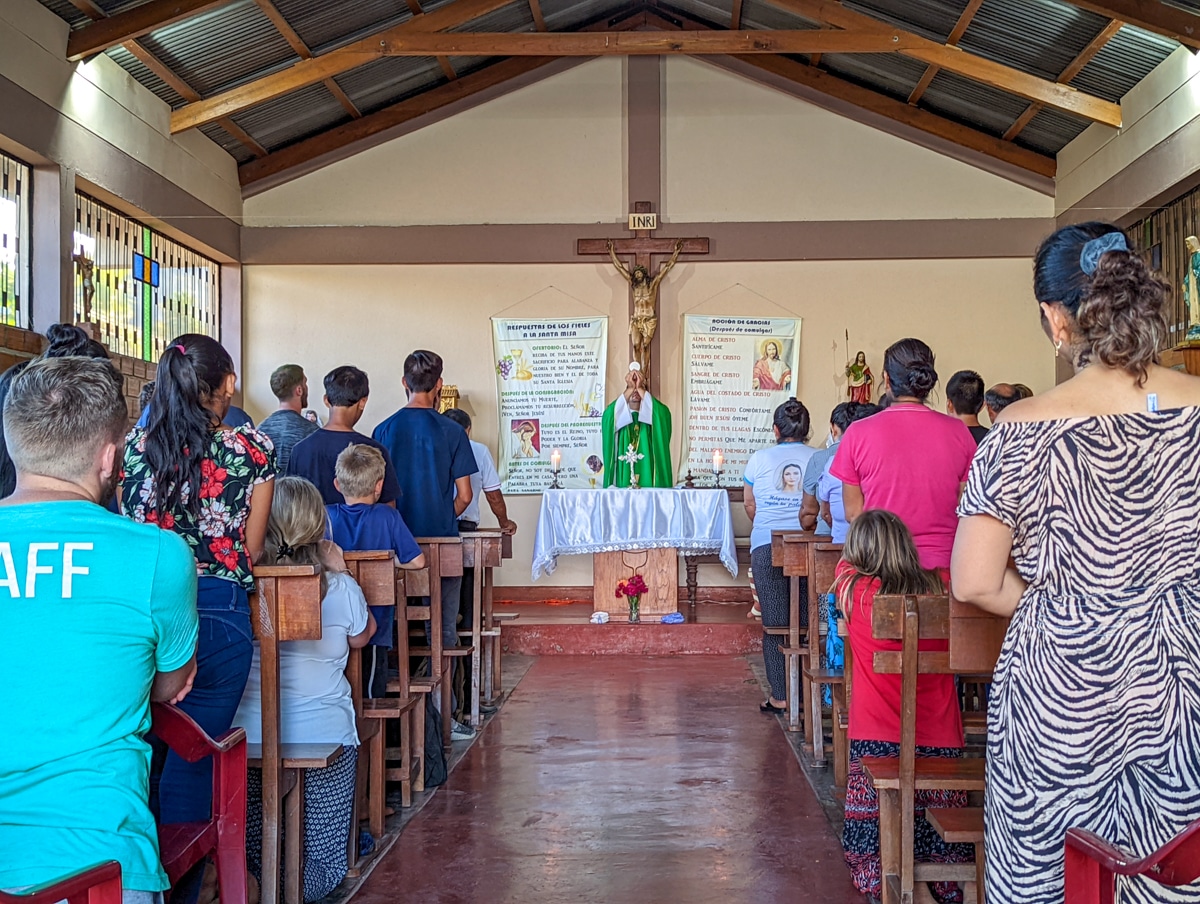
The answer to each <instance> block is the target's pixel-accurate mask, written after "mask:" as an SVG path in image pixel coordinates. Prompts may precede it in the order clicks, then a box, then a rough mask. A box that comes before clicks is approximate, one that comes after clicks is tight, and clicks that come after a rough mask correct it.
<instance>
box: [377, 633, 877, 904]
mask: <svg viewBox="0 0 1200 904" xmlns="http://www.w3.org/2000/svg"><path fill="white" fill-rule="evenodd" d="M760 700H761V692H760V690H759V686H758V682H757V681H756V680H755V679H754V677H753V675H752V673H751V670H750V667H749V665H748V664H747V661H746V659H745V658H742V657H733V656H679V657H647V656H640V657H632V656H604V657H576V656H553V657H549V656H548V657H542V658H540V659H538V660H536V661H535V662H534V664H533V666H532V668H530V670H529V672H528V674H527V675H526V676H525V677H524V679H523V680H522V681H521V682H520V684H519V685H518V686H517V687H516V689H515V690H514V691H513V694H512V696H511V697H510V698H509V699H508V700H507V702H506V703H505V705H504V707H503V709H502V710H501V711H500V713H499V714H498V716H496V717H495V718H494V719H492V720H490V722H489V723H488V725H487V727H486V728H485V730H484V732H483V734H482V736H481V737H480V738H479V739H478V740H477V741H476V742H475V743H474V744H473V745H472V746H471V747H470V749H469V750H468V751H467V753H466V755H465V756H464V757H463V759H462V761H461V762H460V763H459V764H458V765H457V767H456V768H455V769H454V770H453V772H452V773H451V775H450V779H449V781H448V782H447V783H446V785H444V786H443V787H442V788H441V789H439V790H438V792H437V793H436V794H434V795H433V797H432V799H430V800H429V801H428V803H427V804H426V805H425V807H424V808H423V809H422V810H421V811H420V813H418V814H417V815H416V816H415V817H414V818H413V819H412V820H411V822H409V823H408V825H407V826H406V827H405V828H404V831H403V833H402V834H401V836H400V837H399V839H398V840H397V841H396V843H395V844H394V846H393V847H392V848H391V850H389V851H388V852H387V853H386V854H384V855H383V857H382V859H381V861H380V862H379V863H377V864H375V867H374V870H373V872H372V873H371V875H370V877H369V878H368V879H367V880H366V882H365V884H364V885H363V887H362V888H361V889H360V890H359V891H358V893H357V894H356V895H355V896H354V900H355V902H356V904H392V902H394V901H397V900H411V901H447V902H458V901H463V902H467V901H487V902H492V901H495V902H508V901H512V902H531V904H536V902H554V904H559V902H564V901H584V902H609V901H611V902H620V904H626V902H631V901H641V902H663V904H666V902H693V904H707V902H713V904H716V902H735V904H741V902H746V904H770V902H776V901H778V902H785V901H786V902H789V904H792V902H810V901H811V902H814V904H816V902H821V904H842V902H847V904H849V902H855V904H859V902H861V901H862V899H861V898H860V897H859V896H858V895H857V894H856V893H855V891H854V888H853V886H852V885H851V883H850V879H849V875H848V873H847V871H846V868H845V866H844V865H843V862H842V856H841V847H840V845H839V843H838V839H837V837H836V836H835V834H834V830H833V829H832V828H831V826H830V823H829V821H828V820H827V819H826V816H825V814H824V812H822V808H821V806H820V804H819V803H818V802H817V800H816V798H815V797H814V795H813V793H812V790H811V788H810V786H809V783H808V781H807V780H806V778H805V777H804V775H803V774H802V773H801V770H800V767H799V765H798V764H797V762H796V758H795V756H794V755H793V753H792V751H791V750H790V749H789V746H788V742H787V740H786V739H785V738H784V736H783V735H784V733H783V732H781V731H780V728H779V725H778V723H777V721H776V719H775V718H773V717H767V716H763V715H762V714H760V713H759V712H758V703H759V701H760Z"/></svg>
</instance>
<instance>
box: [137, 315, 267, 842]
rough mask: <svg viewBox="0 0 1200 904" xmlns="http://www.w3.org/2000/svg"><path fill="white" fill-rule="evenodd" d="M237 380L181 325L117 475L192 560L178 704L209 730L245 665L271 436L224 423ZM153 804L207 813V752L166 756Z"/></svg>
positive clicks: (223, 725)
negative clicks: (193, 619)
mask: <svg viewBox="0 0 1200 904" xmlns="http://www.w3.org/2000/svg"><path fill="white" fill-rule="evenodd" d="M236 381H237V377H236V376H235V374H234V370H233V359H232V358H230V357H229V353H228V352H227V351H225V349H224V348H222V347H221V344H220V343H219V342H217V341H216V340H214V339H210V338H208V337H207V336H201V335H196V334H190V333H189V334H187V335H184V336H180V337H179V338H178V339H176V340H175V341H174V342H172V343H171V344H170V346H168V347H167V350H166V351H165V352H163V355H162V357H161V358H160V359H159V362H158V372H157V374H156V376H155V382H156V389H155V393H154V398H153V399H152V400H151V402H150V408H149V411H148V418H147V421H146V426H145V427H144V428H143V427H135V428H134V429H133V430H132V432H130V434H129V437H128V438H127V439H126V442H125V465H124V468H125V473H124V477H123V478H122V481H121V510H122V512H123V513H124V514H125V515H127V516H128V517H130V518H132V519H133V520H135V521H142V522H147V523H150V524H157V525H158V526H159V527H161V528H163V529H164V530H170V531H174V532H175V533H177V534H179V535H180V536H181V537H183V539H184V540H186V541H187V543H188V545H189V546H191V548H192V553H193V554H194V555H195V557H196V572H197V574H198V576H199V582H198V583H199V592H198V594H197V597H198V598H197V602H196V606H197V608H198V609H199V612H200V639H199V642H198V644H197V650H196V667H197V670H196V679H195V683H194V684H193V686H192V692H191V693H190V694H188V696H187V697H186V698H185V699H184V701H183V702H182V703H181V704H180V708H181V709H183V710H184V711H185V712H187V713H188V715H190V716H191V717H192V718H193V719H195V720H196V722H198V723H199V724H200V727H201V728H203V729H204V730H205V731H206V732H208V734H209V735H210V736H212V737H216V736H217V735H219V734H221V733H222V732H224V731H227V730H228V729H229V727H230V726H231V725H232V724H233V717H234V714H235V713H236V712H237V707H238V702H239V701H240V700H241V697H242V690H243V689H244V688H245V686H246V676H247V674H248V673H249V671H250V659H251V656H252V652H253V651H252V646H251V641H252V635H251V632H250V604H249V600H248V598H247V593H248V591H250V590H253V588H254V576H253V572H252V563H253V562H254V561H255V560H256V559H257V558H258V556H259V555H261V554H262V549H263V543H264V539H265V536H266V530H267V516H268V514H269V513H270V511H271V495H272V493H273V491H274V482H275V452H274V447H273V446H272V445H271V440H270V439H268V438H267V437H266V436H265V435H264V434H262V433H260V432H258V431H257V430H255V429H254V428H253V427H236V428H233V427H227V426H225V425H224V424H222V423H221V421H222V419H223V418H224V417H225V413H226V412H227V411H228V409H229V402H230V399H231V398H233V389H234V385H235V383H236ZM159 802H160V809H161V818H162V821H163V822H164V823H168V824H170V823H176V822H195V821H201V820H205V819H208V818H209V812H210V807H211V805H212V761H211V760H210V759H204V760H201V761H200V762H198V763H187V762H184V760H183V759H182V758H180V757H177V756H175V755H174V754H170V755H169V756H168V758H167V763H166V767H165V768H164V770H163V775H162V781H161V783H160V785H159Z"/></svg>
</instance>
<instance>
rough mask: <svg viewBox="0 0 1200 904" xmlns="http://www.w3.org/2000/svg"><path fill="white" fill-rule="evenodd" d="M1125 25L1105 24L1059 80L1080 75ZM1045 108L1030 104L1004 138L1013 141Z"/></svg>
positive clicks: (1063, 81) (1112, 22)
mask: <svg viewBox="0 0 1200 904" xmlns="http://www.w3.org/2000/svg"><path fill="white" fill-rule="evenodd" d="M1124 27H1125V23H1124V22H1122V21H1120V20H1119V19H1113V20H1112V21H1111V22H1109V23H1108V24H1107V25H1105V26H1104V28H1103V29H1101V30H1100V34H1098V35H1096V37H1094V38H1092V39H1091V40H1090V41H1088V44H1087V46H1086V47H1084V48H1083V50H1081V51H1080V52H1079V55H1078V56H1076V57H1075V59H1073V60H1071V62H1070V63H1068V64H1067V67H1066V68H1065V69H1064V70H1063V71H1062V73H1061V74H1060V75H1059V77H1058V80H1059V81H1060V82H1062V83H1063V84H1067V83H1068V82H1070V81H1071V79H1073V78H1075V76H1077V75H1079V73H1081V72H1082V71H1083V68H1084V67H1085V66H1086V65H1087V64H1088V63H1090V62H1091V61H1092V59H1093V58H1095V56H1096V54H1098V53H1099V52H1100V51H1101V50H1102V49H1103V48H1104V45H1105V44H1107V43H1108V42H1109V41H1111V40H1112V39H1113V37H1114V36H1116V34H1117V32H1119V31H1120V30H1121V29H1122V28H1124ZM1043 109H1044V108H1043V107H1042V105H1041V104H1030V105H1029V106H1028V107H1027V108H1026V110H1025V112H1024V113H1022V114H1021V115H1020V116H1018V117H1017V119H1016V122H1014V123H1013V124H1012V125H1011V126H1009V127H1008V131H1006V132H1005V133H1004V140H1005V141H1012V140H1013V139H1014V138H1016V137H1017V136H1018V135H1019V134H1021V132H1022V131H1023V130H1024V129H1025V127H1026V126H1027V125H1029V123H1030V122H1031V121H1032V120H1033V118H1034V117H1035V116H1037V115H1038V114H1039V113H1041V112H1042V110H1043Z"/></svg>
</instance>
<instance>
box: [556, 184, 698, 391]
mask: <svg viewBox="0 0 1200 904" xmlns="http://www.w3.org/2000/svg"><path fill="white" fill-rule="evenodd" d="M653 211H654V205H653V204H651V203H650V202H648V201H638V202H637V203H636V204H634V205H633V212H634V213H635V214H649V213H653ZM633 235H634V237H633V238H618V239H579V240H578V242H577V245H576V253H578V254H603V255H605V256H606V257H607V256H608V254H609V246H610V244H611V246H612V251H613V252H614V253H615V254H616V255H618V256H620V257H625V256H626V255H632V256H633V263H632V265H630V266H628V267H627V269H628V270H629V272H630V273H632V272H634V270H635V269H637V268H639V267H640V268H641V269H643V270H644V271H645V272H646V273H647V274H648V275H649V276H650V278H651V279H653V278H654V276H655V274H654V271H653V269H652V267H651V265H652V264H653V259H654V257H655V256H663V255H673V254H675V252H676V250H677V249H678V250H679V251H681V252H682V253H683V254H708V239H706V238H691V239H668V238H658V239H656V238H654V237H653V235H652V234H651V230H649V229H636V230H634V233H633ZM634 294H635V290H634V287H633V285H632V284H631V285H630V289H629V313H630V319H631V321H632V320H633V317H634V314H635V311H634V301H635V299H634ZM653 302H654V310H653V316H654V317H655V318H657V317H658V294H657V291H655V293H654V295H653ZM659 332H661V331H660V330H658V329H655V331H654V336H653V338H652V339H651V344H650V349H651V350H652V353H651V354H650V355H648V358H653V357H656V356H657V352H658V334H659ZM630 352H631V354H633V353H634V343H633V341H632V338H631V340H630ZM643 364H646V362H643ZM657 376H658V374H657V371H656V370H651V371H650V372H649V373H647V378H648V382H649V388H650V392H651V393H652V394H654V395H658V392H659V383H658V379H657Z"/></svg>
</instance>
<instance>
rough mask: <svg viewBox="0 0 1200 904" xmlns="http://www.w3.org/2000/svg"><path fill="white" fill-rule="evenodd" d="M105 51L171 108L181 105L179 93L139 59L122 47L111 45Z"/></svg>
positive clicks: (181, 99)
mask: <svg viewBox="0 0 1200 904" xmlns="http://www.w3.org/2000/svg"><path fill="white" fill-rule="evenodd" d="M105 52H106V53H107V54H108V56H109V57H110V58H111V59H112V60H113V62H115V63H117V64H118V65H119V66H120V67H121V68H122V69H124V70H125V71H126V72H128V73H129V74H130V75H132V76H133V77H134V78H135V79H137V80H138V81H139V82H141V83H142V84H143V85H145V86H146V87H147V88H149V89H150V90H151V91H153V92H154V93H155V94H156V95H158V96H159V97H160V98H162V99H163V100H165V101H166V102H167V103H168V104H170V105H171V108H172V109H174V108H175V107H181V106H183V103H184V100H183V98H182V97H180V96H179V93H178V92H177V91H176V90H175V89H174V88H172V87H171V86H170V85H168V84H167V83H166V82H164V81H163V80H162V79H160V78H159V77H158V76H157V75H155V74H154V73H153V72H151V71H150V70H149V69H147V68H146V67H145V66H144V65H143V64H142V61H141V60H139V59H138V58H137V57H135V56H134V55H133V54H132V53H130V52H129V51H128V50H126V49H125V48H124V47H112V48H110V49H109V50H107V51H105Z"/></svg>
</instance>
